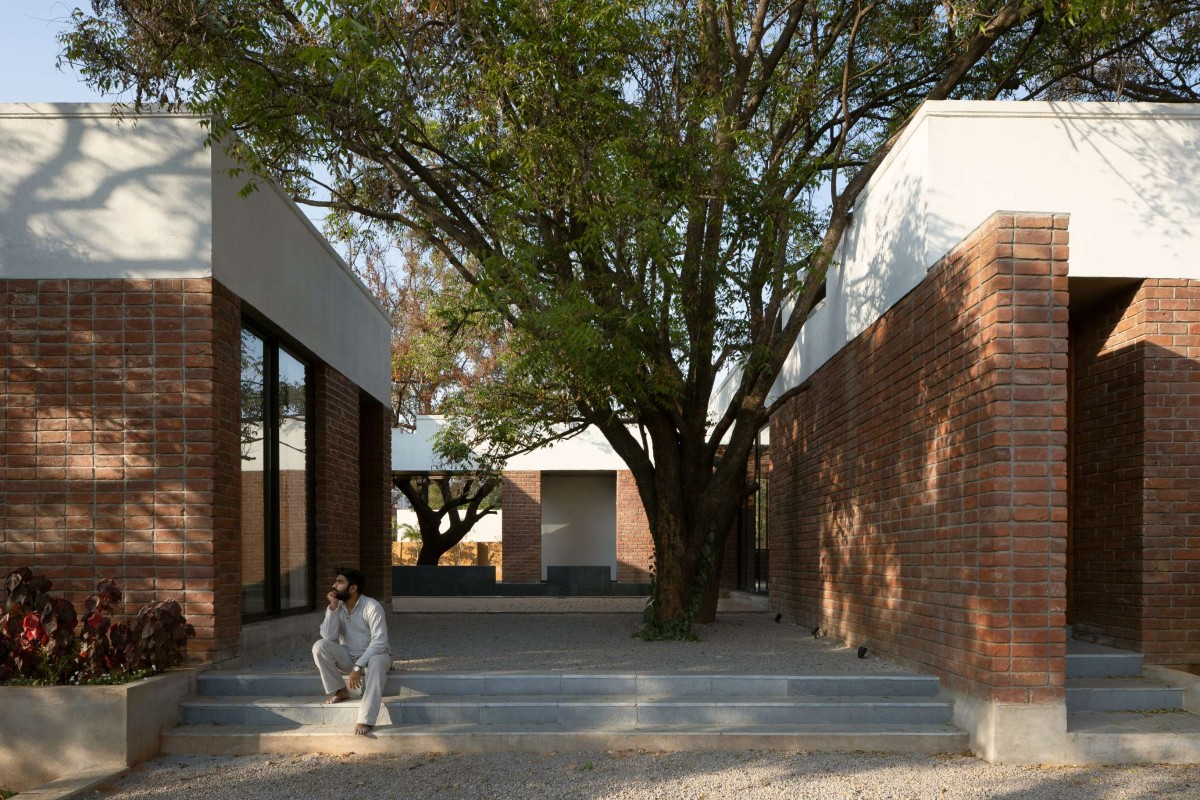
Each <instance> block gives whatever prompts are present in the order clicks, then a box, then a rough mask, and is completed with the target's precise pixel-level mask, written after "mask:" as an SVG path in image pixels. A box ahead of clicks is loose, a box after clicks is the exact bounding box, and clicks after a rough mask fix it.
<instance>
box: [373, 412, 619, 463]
mask: <svg viewBox="0 0 1200 800" xmlns="http://www.w3.org/2000/svg"><path fill="white" fill-rule="evenodd" d="M444 424H445V420H444V418H442V417H440V416H436V415H429V416H419V417H417V421H416V429H415V430H413V431H408V430H405V429H402V428H393V429H392V471H393V472H439V471H442V470H445V469H447V465H446V464H444V463H443V462H442V461H441V459H439V458H438V456H437V454H436V453H435V452H434V449H433V448H434V437H435V436H436V435H437V432H438V431H439V430H441V428H442V426H443V425H444ZM504 468H505V470H506V471H529V472H615V471H617V470H622V469H625V468H626V467H625V462H624V461H622V460H621V457H620V456H618V455H617V454H616V452H615V451H614V450H613V449H612V446H611V445H610V444H609V443H608V442H607V441H606V440H605V439H604V437H603V436H601V435H600V433H599V431H597V430H596V429H594V428H588V429H587V430H585V431H584V432H583V433H581V434H579V435H578V436H574V437H572V438H570V439H566V440H564V441H561V442H556V443H554V444H552V445H548V446H546V447H540V448H538V449H537V450H534V451H533V452H531V453H526V454H524V455H520V456H516V457H515V458H513V459H510V460H509V462H508V463H507V464H506V465H505V467H504Z"/></svg>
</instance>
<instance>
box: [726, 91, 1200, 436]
mask: <svg viewBox="0 0 1200 800" xmlns="http://www.w3.org/2000/svg"><path fill="white" fill-rule="evenodd" d="M997 211H1027V212H1035V213H1037V212H1057V213H1062V212H1065V213H1068V214H1070V215H1071V231H1070V233H1071V259H1070V275H1071V277H1113V278H1148V277H1156V278H1200V105H1163V104H1154V103H1049V102H1037V103H1025V102H1019V103H1018V102H964V101H943V102H933V103H926V104H925V105H924V106H922V108H921V109H920V111H919V112H918V113H917V115H916V117H915V118H914V119H913V121H912V122H911V123H910V125H909V127H908V129H907V131H906V132H905V134H904V135H903V137H902V138H901V140H900V142H899V143H898V144H897V146H896V148H895V149H894V150H893V151H892V153H891V154H890V155H889V156H888V158H887V159H886V160H885V161H884V164H883V166H882V167H881V168H880V170H879V171H878V172H877V173H876V175H875V176H874V177H873V179H872V180H871V181H870V183H869V184H868V185H867V188H866V190H865V191H864V192H863V194H862V195H860V197H859V199H858V202H857V203H856V205H855V208H854V217H853V221H852V223H851V225H850V228H849V229H848V230H847V231H846V234H845V235H844V236H843V238H842V242H841V244H840V246H839V249H838V255H837V263H835V265H834V267H833V268H832V269H831V270H830V273H829V275H828V278H827V298H826V300H825V301H824V302H823V303H822V304H821V306H820V307H818V308H817V309H816V310H815V311H814V313H813V314H812V316H811V317H810V318H809V320H808V321H807V323H806V324H805V326H804V329H803V330H802V332H801V334H800V337H799V339H798V341H797V343H796V346H795V347H794V348H793V350H792V353H791V354H790V355H789V356H788V359H787V362H786V363H785V364H784V367H783V369H782V371H781V374H780V377H779V379H778V380H777V381H776V384H775V387H774V389H773V391H772V397H777V396H778V395H779V394H781V393H783V392H784V391H786V390H788V389H790V388H792V387H794V386H797V385H798V384H800V383H801V382H803V381H804V380H805V379H806V378H808V377H809V376H810V375H812V374H813V373H814V372H815V371H816V370H817V369H819V368H820V367H821V366H822V365H823V364H824V363H825V362H826V361H828V360H829V359H830V358H831V357H832V356H833V355H834V354H835V353H836V352H838V351H839V350H840V349H841V348H842V347H844V346H845V345H846V343H847V342H849V341H850V340H852V339H853V338H854V337H856V336H858V335H859V334H860V333H862V332H863V331H864V330H866V329H867V328H869V327H870V326H871V325H872V324H873V323H874V322H875V321H876V320H878V319H879V317H880V316H882V315H883V313H884V312H885V311H887V310H888V309H889V308H891V307H892V306H893V305H894V304H895V303H896V302H897V301H899V300H900V299H901V298H902V297H904V295H906V294H907V293H908V292H910V291H911V290H912V289H913V288H915V287H916V286H917V284H918V283H920V282H921V280H922V279H923V278H924V277H925V275H926V273H927V271H928V269H929V267H931V266H932V265H933V264H935V263H937V261H938V260H939V259H941V258H942V256H944V255H945V254H946V253H947V252H949V251H950V250H951V249H952V248H953V247H954V246H955V245H957V244H958V243H959V242H960V241H962V240H963V239H964V238H966V236H967V235H968V234H970V233H971V231H973V230H975V229H976V228H977V227H979V225H980V224H982V223H983V222H984V220H986V219H987V218H988V217H990V216H991V215H992V214H994V213H996V212H997ZM723 390H724V391H723V393H722V394H718V395H716V396H714V402H713V405H712V409H713V413H714V414H716V413H718V412H719V411H721V410H723V405H722V401H723V399H724V400H725V402H727V398H728V397H730V396H732V388H731V387H729V386H726V387H723Z"/></svg>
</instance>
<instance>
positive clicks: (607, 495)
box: [542, 475, 617, 581]
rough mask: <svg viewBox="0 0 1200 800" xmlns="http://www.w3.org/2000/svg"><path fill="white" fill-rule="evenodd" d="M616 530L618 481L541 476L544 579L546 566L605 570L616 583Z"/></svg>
mask: <svg viewBox="0 0 1200 800" xmlns="http://www.w3.org/2000/svg"><path fill="white" fill-rule="evenodd" d="M616 529H617V482H616V476H614V475H569V476H568V475H543V476H542V580H546V577H547V569H546V568H547V567H559V566H561V567H599V566H605V565H607V566H608V567H609V575H610V579H611V580H614V581H615V580H616V579H617V537H616Z"/></svg>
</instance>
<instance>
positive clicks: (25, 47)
mask: <svg viewBox="0 0 1200 800" xmlns="http://www.w3.org/2000/svg"><path fill="white" fill-rule="evenodd" d="M79 7H82V8H84V9H90V3H89V2H88V0H0V103H94V102H101V103H102V102H111V100H112V99H113V98H106V97H104V96H103V95H100V94H99V93H97V92H94V91H92V90H91V89H89V88H88V87H87V86H86V85H85V84H84V83H83V81H81V80H80V79H79V76H78V75H77V74H76V73H75V72H74V71H73V70H72V69H71V67H70V65H68V64H64V65H63V67H62V69H59V68H58V66H57V64H56V62H57V59H58V52H59V49H60V48H59V44H58V40H57V38H56V37H57V35H58V34H59V33H60V32H62V31H63V30H65V29H66V28H67V24H68V20H69V19H70V16H71V12H72V11H73V10H74V9H76V8H79ZM301 210H302V211H303V212H304V214H305V216H307V217H308V218H309V219H310V220H312V221H313V224H315V225H316V226H317V228H318V229H320V228H321V225H322V222H323V220H324V216H325V212H324V211H323V210H321V209H315V208H312V207H310V206H301Z"/></svg>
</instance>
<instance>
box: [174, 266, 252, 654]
mask: <svg viewBox="0 0 1200 800" xmlns="http://www.w3.org/2000/svg"><path fill="white" fill-rule="evenodd" d="M212 286H213V303H212V309H213V329H214V331H215V334H216V335H215V336H214V339H213V353H214V364H215V371H216V372H215V381H214V382H213V385H212V386H211V387H204V386H196V387H193V388H194V390H195V391H197V392H200V391H203V390H204V389H205V388H210V389H211V391H212V403H213V409H214V411H215V420H216V427H217V430H216V447H215V451H214V453H213V459H214V462H215V465H216V469H215V476H214V483H213V490H214V491H213V497H212V515H213V540H212V543H211V547H212V552H211V554H210V558H211V560H212V568H215V570H216V572H215V574H212V575H209V576H207V577H210V578H211V581H212V587H213V592H214V594H213V595H212V596H211V597H208V596H207V595H208V592H209V589H208V588H207V586H206V585H205V584H206V582H205V580H204V577H206V576H204V575H203V574H201V573H197V574H195V577H196V578H197V580H192V577H193V575H192V573H191V571H190V569H189V573H188V583H187V586H186V588H185V594H186V596H187V598H188V602H187V605H186V607H185V612H186V613H188V618H189V620H190V619H191V611H188V610H187V609H193V610H197V611H198V610H201V609H203V608H204V606H203V603H211V604H212V608H213V615H214V624H215V631H214V641H213V651H212V653H211V656H210V657H211V658H212V659H214V660H218V661H219V660H222V659H225V658H232V657H233V656H235V655H236V654H237V650H238V647H239V646H240V644H239V643H240V641H241V633H242V604H241V588H242V586H241V569H240V568H241V562H242V552H241V541H242V515H241V508H240V505H241V500H242V494H241V492H242V482H241V470H242V460H241V434H240V430H241V428H240V425H241V418H242V404H241V358H242V344H241V341H242V340H241V332H242V310H241V301H239V300H238V298H237V297H235V296H234V294H233V293H232V292H231V291H229V290H228V289H226V288H225V287H224V286H222V285H221V284H220V283H218V282H216V281H212ZM203 500H204V498H203V497H202V496H199V497H197V501H196V502H198V503H200V502H203ZM208 547H210V545H209V544H208V543H207V542H205V541H203V540H202V539H201V540H200V541H197V542H195V543H193V542H192V541H191V540H190V539H189V540H188V553H189V556H188V558H189V559H195V558H198V557H199V556H200V555H201V554H206V551H207V548H208ZM196 635H197V637H199V635H200V630H199V628H197V630H196Z"/></svg>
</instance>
